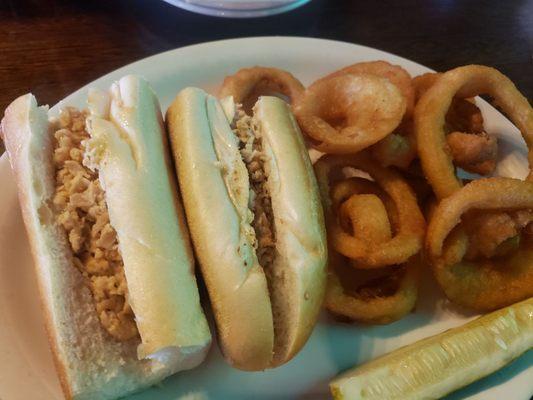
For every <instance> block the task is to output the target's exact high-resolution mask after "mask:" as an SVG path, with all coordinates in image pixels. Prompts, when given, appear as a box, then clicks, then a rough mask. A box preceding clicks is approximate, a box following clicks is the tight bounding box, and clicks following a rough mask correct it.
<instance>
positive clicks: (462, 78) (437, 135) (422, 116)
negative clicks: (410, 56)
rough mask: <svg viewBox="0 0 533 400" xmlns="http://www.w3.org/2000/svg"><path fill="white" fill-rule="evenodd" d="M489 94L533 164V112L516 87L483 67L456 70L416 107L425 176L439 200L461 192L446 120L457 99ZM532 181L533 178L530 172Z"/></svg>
mask: <svg viewBox="0 0 533 400" xmlns="http://www.w3.org/2000/svg"><path fill="white" fill-rule="evenodd" d="M479 94H488V95H490V96H492V97H494V98H495V100H496V102H497V103H498V105H500V106H501V107H502V109H503V111H504V112H505V113H506V114H507V115H508V116H509V117H510V119H511V120H512V121H513V122H514V123H515V125H516V126H517V127H518V129H519V130H520V132H521V133H522V136H523V137H524V139H525V141H526V144H527V146H528V149H529V154H528V159H529V164H530V166H531V165H533V110H532V108H531V106H530V104H529V102H528V101H527V99H526V98H525V97H524V96H522V94H521V93H520V92H519V91H518V90H517V89H516V87H515V85H514V84H513V83H512V82H511V81H510V80H509V79H508V78H507V77H506V76H505V75H503V74H501V73H500V72H498V71H497V70H495V69H493V68H490V67H485V66H481V65H469V66H464V67H459V68H455V69H453V70H450V71H448V72H446V73H444V74H442V75H441V76H440V77H439V78H438V79H437V80H436V81H435V83H434V84H433V85H432V86H431V87H430V88H429V89H428V90H427V92H426V93H424V94H423V95H422V97H421V99H420V101H419V102H418V103H417V105H416V107H415V132H416V137H417V142H418V147H419V149H418V152H419V156H420V159H421V162H422V167H423V169H424V173H425V175H426V177H427V179H428V181H429V182H430V184H431V186H432V187H433V190H434V192H435V194H436V195H437V197H438V198H439V199H442V198H445V197H447V196H449V195H451V194H453V193H454V192H455V191H457V190H459V189H461V187H462V186H463V184H462V182H461V181H460V180H459V179H458V178H457V176H456V175H455V167H454V164H453V160H452V156H451V154H450V152H449V151H448V150H447V141H446V132H445V130H444V125H445V118H446V114H447V111H448V109H449V108H450V105H451V104H452V101H453V98H454V96H458V97H460V98H468V97H473V96H476V95H479ZM528 179H533V173H532V172H531V170H530V175H529V178H528Z"/></svg>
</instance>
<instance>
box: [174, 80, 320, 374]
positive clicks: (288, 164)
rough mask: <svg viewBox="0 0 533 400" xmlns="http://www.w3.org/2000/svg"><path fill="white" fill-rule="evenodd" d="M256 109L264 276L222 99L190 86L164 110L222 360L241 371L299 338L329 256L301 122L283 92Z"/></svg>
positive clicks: (289, 350)
mask: <svg viewBox="0 0 533 400" xmlns="http://www.w3.org/2000/svg"><path fill="white" fill-rule="evenodd" d="M255 109H256V121H257V122H258V125H259V127H260V129H261V133H262V136H263V138H264V140H263V146H266V147H267V149H266V151H267V152H268V153H269V154H271V157H270V161H269V162H268V166H267V168H269V170H270V177H269V180H268V182H269V183H268V185H269V192H270V193H271V197H272V208H273V211H274V224H275V229H276V237H277V239H276V240H277V245H276V249H277V253H278V254H277V257H276V261H275V262H274V265H273V266H272V267H271V268H269V271H268V273H267V274H265V271H263V269H262V267H261V266H260V265H259V263H258V261H257V257H256V256H255V252H253V250H252V252H253V254H252V255H250V249H251V245H250V243H251V242H250V240H248V238H247V235H248V232H249V223H250V221H249V219H248V218H247V217H246V213H245V212H244V211H243V204H242V203H243V201H244V206H245V207H246V208H247V194H248V190H249V183H248V180H249V178H248V175H247V172H246V171H245V172H244V173H243V168H245V167H244V165H243V161H242V159H241V157H240V154H239V151H238V148H237V143H236V139H235V138H234V136H233V134H232V133H231V130H230V128H229V124H228V122H227V120H226V119H225V117H224V116H223V112H222V108H221V107H220V105H219V104H218V101H216V100H215V99H214V98H213V97H211V96H208V95H207V94H206V93H205V92H203V91H202V90H200V89H195V88H187V89H185V90H183V91H181V92H180V93H179V94H178V96H177V97H176V99H175V100H174V102H173V104H172V105H171V106H170V108H169V110H168V112H167V125H168V130H169V134H170V137H171V144H172V150H173V155H174V160H175V164H176V169H177V172H178V178H179V179H178V180H179V184H180V189H181V192H182V196H183V200H184V205H185V211H186V215H187V221H188V223H189V227H190V230H191V236H192V239H193V244H194V247H195V250H196V254H197V256H198V259H199V262H200V266H201V270H202V274H203V276H204V279H205V281H206V284H207V288H208V291H209V295H210V298H211V303H212V306H213V309H214V312H215V317H216V320H217V327H218V333H219V337H220V343H221V346H222V349H223V352H224V355H225V356H226V358H227V359H228V361H229V362H230V363H231V364H232V365H234V366H235V367H237V368H241V369H245V370H260V369H265V368H269V367H273V366H276V365H279V364H282V363H284V362H286V361H288V360H289V359H290V358H291V357H293V356H294V355H295V354H296V353H297V352H298V350H299V349H300V348H301V347H302V346H303V344H304V343H305V342H306V340H307V338H308V336H309V334H310V333H311V331H312V328H313V326H314V324H315V322H316V318H317V315H318V312H319V310H320V306H321V302H322V298H323V295H324V285H325V264H326V245H325V242H326V240H325V231H324V223H323V217H322V210H321V207H320V202H319V197H318V192H317V186H316V182H315V178H314V175H313V172H312V168H311V164H310V161H309V158H308V156H307V153H306V151H305V146H304V145H303V140H302V138H301V134H300V132H299V130H298V127H297V125H296V123H295V122H294V119H293V117H292V115H291V114H290V112H289V110H288V108H287V107H286V106H285V104H284V103H283V102H282V101H281V100H279V99H276V98H262V99H261V100H260V101H259V102H258V104H257V105H256V108H255ZM222 171H225V172H224V173H223V172H222ZM243 174H245V175H244V176H243ZM243 193H246V196H244V200H243V197H242V194H243Z"/></svg>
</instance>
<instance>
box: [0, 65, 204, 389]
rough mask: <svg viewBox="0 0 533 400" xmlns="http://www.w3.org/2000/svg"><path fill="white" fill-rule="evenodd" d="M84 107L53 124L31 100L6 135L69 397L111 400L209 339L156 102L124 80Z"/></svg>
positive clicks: (200, 352) (9, 122) (12, 110)
mask: <svg viewBox="0 0 533 400" xmlns="http://www.w3.org/2000/svg"><path fill="white" fill-rule="evenodd" d="M88 108H89V111H79V110H76V109H74V108H71V107H66V108H64V109H63V110H62V111H61V113H60V115H59V117H58V118H56V119H52V120H49V119H48V110H47V107H39V106H38V105H37V101H36V99H35V98H34V96H33V95H31V94H27V95H24V96H21V97H19V98H18V99H17V100H15V101H14V102H13V103H12V104H11V105H10V106H9V107H8V108H7V109H6V112H5V116H4V118H3V120H2V125H1V126H2V132H3V138H4V141H5V144H6V151H7V153H8V156H9V159H10V162H11V166H12V170H13V173H14V175H15V178H16V181H17V186H18V192H19V200H20V205H21V209H22V214H23V218H24V223H25V226H26V230H27V233H28V237H29V239H30V244H31V250H32V253H33V257H34V262H35V268H36V272H37V277H38V283H39V288H40V294H41V300H42V306H43V311H44V313H45V316H46V328H47V332H48V335H49V341H50V344H51V347H52V350H53V354H54V357H55V361H56V366H57V369H58V373H59V376H60V380H61V383H62V386H63V389H64V392H65V396H66V397H67V398H69V399H96V398H98V399H115V398H118V397H122V396H125V395H127V394H129V393H132V392H135V391H138V390H140V389H142V388H145V387H147V386H150V385H153V384H155V383H157V382H159V381H161V380H162V379H164V378H165V377H167V376H169V375H171V374H173V373H175V372H177V371H179V370H183V369H189V368H192V367H194V366H196V365H198V364H199V363H200V362H201V361H202V360H203V359H204V357H205V354H206V352H207V350H208V348H209V345H210V341H211V337H210V333H209V328H208V326H207V322H206V319H205V316H204V314H203V311H202V309H201V306H200V300H199V294H198V289H197V286H196V280H195V276H194V263H193V258H192V250H191V247H190V244H189V237H188V232H187V229H186V225H185V221H184V215H183V211H182V209H181V205H180V203H179V200H178V198H177V192H176V186H175V182H174V178H173V174H172V172H171V170H170V168H169V165H170V163H169V158H168V156H167V149H166V146H167V144H166V137H165V133H164V127H163V123H162V116H161V112H160V109H159V104H158V101H157V99H156V97H155V95H154V93H153V91H152V90H151V88H150V87H149V85H148V83H147V82H146V81H144V80H143V79H141V78H138V77H135V76H126V77H124V78H122V79H121V80H120V81H119V82H117V83H115V84H113V85H112V87H111V89H110V91H109V92H103V91H97V90H93V91H90V93H89V97H88Z"/></svg>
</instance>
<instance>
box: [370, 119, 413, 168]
mask: <svg viewBox="0 0 533 400" xmlns="http://www.w3.org/2000/svg"><path fill="white" fill-rule="evenodd" d="M371 153H372V157H373V158H374V159H376V160H377V161H378V162H379V163H380V164H381V166H383V167H391V166H393V167H398V168H401V169H404V170H405V169H407V168H408V167H409V165H411V163H412V162H413V160H414V159H415V158H416V156H417V152H416V137H415V134H414V129H413V124H412V122H411V121H410V120H407V121H404V122H402V124H401V125H400V126H399V127H398V129H396V130H395V131H394V132H393V133H391V134H390V135H388V136H386V137H385V138H384V139H382V140H380V141H379V142H378V143H376V144H375V145H374V146H372V148H371Z"/></svg>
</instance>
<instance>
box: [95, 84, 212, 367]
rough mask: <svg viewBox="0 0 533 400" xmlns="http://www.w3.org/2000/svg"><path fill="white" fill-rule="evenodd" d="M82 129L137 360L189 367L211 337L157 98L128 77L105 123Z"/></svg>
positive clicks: (115, 90)
mask: <svg viewBox="0 0 533 400" xmlns="http://www.w3.org/2000/svg"><path fill="white" fill-rule="evenodd" d="M90 109H93V107H90ZM87 125H88V128H89V134H90V135H91V140H90V141H89V143H88V147H89V149H90V151H91V152H92V154H91V159H92V161H93V162H94V163H96V168H97V169H98V172H99V179H100V182H101V184H102V186H103V187H104V188H105V191H106V192H105V193H106V194H105V195H106V203H107V208H108V211H109V218H110V221H111V225H112V226H113V227H114V228H115V230H116V231H117V236H118V242H119V244H120V252H121V255H122V259H123V260H124V270H125V273H126V280H127V282H128V289H129V301H130V304H131V306H132V309H133V311H134V313H135V319H136V322H137V328H138V329H139V333H140V335H141V338H142V344H141V345H140V346H139V358H145V357H151V358H156V357H158V356H164V357H168V358H169V359H171V358H176V361H178V362H177V364H176V365H180V369H182V366H185V367H189V368H190V367H192V366H195V365H196V364H198V362H199V361H201V359H202V358H203V357H201V358H200V359H198V357H197V353H198V351H199V350H201V349H203V350H204V352H205V349H206V348H207V346H208V345H209V343H210V338H211V336H210V333H209V328H208V326H207V321H206V319H205V316H204V314H203V312H202V309H201V307H200V297H199V294H198V288H197V286H196V278H195V276H194V260H193V257H192V249H191V247H190V242H189V235H188V233H187V228H186V225H185V218H184V215H183V211H182V209H181V204H180V203H179V201H178V198H177V195H176V193H177V188H176V183H175V181H174V174H173V173H171V172H170V171H171V170H170V162H169V156H168V149H167V143H166V135H165V131H164V127H163V120H162V116H161V111H160V109H159V103H158V101H157V98H156V97H155V94H154V93H153V91H152V90H151V88H150V87H149V85H148V83H147V82H146V81H145V80H143V79H141V78H139V77H136V76H132V75H130V76H126V77H124V78H122V79H121V80H120V81H118V82H117V83H115V84H114V85H113V86H112V88H111V102H110V113H109V119H104V118H103V117H102V116H98V115H95V113H94V112H93V113H92V115H91V116H90V117H89V119H88V121H87ZM125 210H127V212H125ZM189 359H190V360H189ZM190 362H192V364H194V365H189V363H190ZM182 364H183V365H182Z"/></svg>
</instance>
